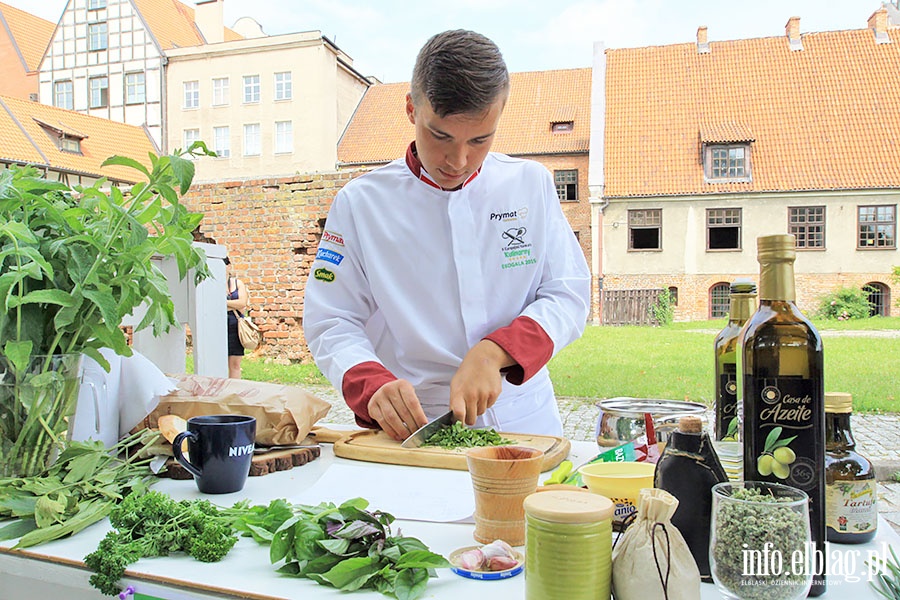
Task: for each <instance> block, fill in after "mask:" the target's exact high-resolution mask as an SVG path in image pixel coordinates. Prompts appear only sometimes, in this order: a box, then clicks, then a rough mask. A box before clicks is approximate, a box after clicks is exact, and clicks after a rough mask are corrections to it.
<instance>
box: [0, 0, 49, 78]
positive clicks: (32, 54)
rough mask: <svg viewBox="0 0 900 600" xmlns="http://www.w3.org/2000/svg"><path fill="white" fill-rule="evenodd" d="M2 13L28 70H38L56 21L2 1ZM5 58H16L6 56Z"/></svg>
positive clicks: (0, 3)
mask: <svg viewBox="0 0 900 600" xmlns="http://www.w3.org/2000/svg"><path fill="white" fill-rule="evenodd" d="M0 13H2V16H3V20H4V21H6V25H7V26H8V27H9V31H10V33H11V34H12V41H13V43H14V44H15V45H16V46H18V48H19V52H21V53H22V58H23V59H24V60H25V65H26V67H27V70H28V71H37V69H38V66H40V63H41V59H42V58H43V57H44V51H45V50H46V49H47V44H49V43H50V38H51V37H52V36H53V30H54V29H55V28H56V23H52V22H50V21H47V20H45V19H42V18H40V17H37V16H35V15H33V14H31V13H28V12H25V11H24V10H19V9H18V8H16V7H14V6H9V5H8V4H3V3H2V2H0ZM4 60H14V58H13V57H5V58H4Z"/></svg>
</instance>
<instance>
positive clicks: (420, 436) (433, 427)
mask: <svg viewBox="0 0 900 600" xmlns="http://www.w3.org/2000/svg"><path fill="white" fill-rule="evenodd" d="M455 421H456V417H454V416H453V411H452V410H449V411H447V412H446V413H444V414H442V415H441V416H439V417H438V418H437V419H434V420H433V421H429V422H428V423H426V424H425V425H422V426H421V427H419V428H418V429H417V430H416V431H415V432H414V433H413V434H412V435H410V436H409V437H408V438H406V439H405V440H403V443H402V444H400V447H401V448H418V447H419V446H421V445H422V444H424V443H425V440H427V439H428V438H430V437H431V436H432V434H434V432H436V431H437V430H439V429H440V428H442V427H446V426H448V425H453V423H454V422H455Z"/></svg>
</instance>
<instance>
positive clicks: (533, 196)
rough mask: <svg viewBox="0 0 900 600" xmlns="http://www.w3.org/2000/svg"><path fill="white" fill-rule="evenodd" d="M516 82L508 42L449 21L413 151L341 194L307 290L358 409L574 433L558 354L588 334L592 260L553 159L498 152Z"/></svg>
mask: <svg viewBox="0 0 900 600" xmlns="http://www.w3.org/2000/svg"><path fill="white" fill-rule="evenodd" d="M508 96H509V73H508V71H507V68H506V64H505V62H504V60H503V57H502V55H501V53H500V50H499V49H498V48H497V46H496V45H495V44H494V43H493V42H492V41H491V40H489V39H487V38H486V37H484V36H482V35H480V34H478V33H475V32H472V31H463V30H455V31H446V32H443V33H440V34H437V35H435V36H433V37H432V38H431V39H430V40H429V41H428V42H427V43H426V44H425V46H423V47H422V49H421V50H420V52H419V55H418V57H417V59H416V64H415V67H414V70H413V77H412V82H411V85H410V91H409V93H408V94H407V96H406V114H407V117H408V118H409V121H410V122H411V123H412V124H413V125H414V127H415V141H413V142H412V143H411V144H410V146H409V148H408V149H407V152H406V156H405V157H403V158H400V159H397V160H395V161H393V162H392V163H389V164H388V165H385V166H384V167H381V168H379V169H375V170H374V171H371V172H369V173H367V174H365V175H362V176H361V177H358V178H356V179H354V180H353V181H351V182H349V183H348V184H347V185H346V186H344V187H343V188H342V189H341V190H340V191H339V192H338V194H337V196H336V197H335V199H334V201H333V203H332V206H331V209H330V211H329V214H328V218H327V222H326V224H325V231H324V232H323V235H322V238H321V241H320V243H319V248H318V251H317V254H316V258H315V260H314V263H313V265H312V268H311V269H310V275H309V279H308V281H307V284H306V295H305V299H304V316H303V327H304V335H305V337H306V340H307V343H308V344H309V348H310V351H311V353H312V355H313V357H314V359H315V361H316V363H317V365H318V366H319V368H320V369H321V370H322V372H323V374H324V375H325V376H326V377H327V378H328V379H329V380H330V381H331V383H332V384H333V385H334V386H335V387H336V388H337V389H340V390H341V391H342V393H343V396H344V400H345V401H346V402H347V404H348V405H349V407H350V408H351V409H352V410H353V412H354V413H355V415H356V421H357V423H358V424H360V425H362V426H365V427H372V428H381V429H383V430H384V431H385V432H386V433H387V434H388V435H390V436H391V437H392V438H394V439H397V440H402V439H404V438H406V437H408V436H409V435H410V434H411V433H412V432H414V431H415V430H416V429H417V428H418V427H420V426H421V425H424V424H425V423H426V422H427V420H428V419H431V418H435V417H437V416H438V415H440V414H441V413H444V412H446V411H447V410H448V409H449V410H452V411H453V413H454V415H455V417H456V418H457V420H459V421H464V422H465V423H466V424H468V425H478V426H490V427H494V428H495V429H497V430H499V431H508V432H517V433H532V434H547V435H562V423H561V420H560V416H559V408H558V406H557V403H556V398H555V395H554V392H553V386H552V384H551V382H550V376H549V373H548V371H547V367H546V365H547V362H549V360H550V359H551V358H552V357H553V356H554V355H555V354H556V353H557V352H558V351H559V350H560V349H561V348H563V347H564V346H566V345H567V344H569V343H571V342H572V341H574V340H575V339H577V338H578V337H580V336H581V334H582V332H583V331H584V327H585V324H586V321H587V317H588V314H589V309H590V281H591V277H590V271H589V269H588V266H587V262H586V261H585V258H584V253H583V252H582V250H581V247H580V246H579V244H578V241H577V239H576V238H575V235H574V233H573V232H572V228H571V226H570V225H569V223H568V221H567V220H566V217H565V215H564V214H563V212H562V210H561V208H560V205H559V198H558V196H557V193H556V187H555V185H554V181H553V177H552V176H551V174H550V172H549V171H548V170H547V169H546V168H545V167H543V166H542V165H541V164H539V163H537V162H534V161H530V160H523V159H519V158H511V157H509V156H505V155H502V154H496V153H491V152H490V149H491V144H492V143H493V141H494V137H495V134H496V132H497V126H498V124H499V122H500V116H501V115H502V113H503V109H504V106H505V105H506V101H507V98H508Z"/></svg>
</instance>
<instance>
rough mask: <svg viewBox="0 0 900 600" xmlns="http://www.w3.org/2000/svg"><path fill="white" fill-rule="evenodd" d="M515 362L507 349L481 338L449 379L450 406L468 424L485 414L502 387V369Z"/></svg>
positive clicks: (458, 417)
mask: <svg viewBox="0 0 900 600" xmlns="http://www.w3.org/2000/svg"><path fill="white" fill-rule="evenodd" d="M514 364H516V363H515V361H514V360H513V359H512V357H511V356H510V355H509V354H507V353H506V351H505V350H504V349H503V348H501V347H500V346H498V345H497V344H495V343H494V342H492V341H490V340H481V341H480V342H478V343H477V344H475V345H474V346H473V347H472V349H471V350H469V351H468V352H467V353H466V356H465V357H464V358H463V361H462V364H461V365H459V369H457V371H456V374H455V375H454V376H453V379H451V380H450V410H452V411H453V414H454V415H456V418H457V419H459V420H461V421H463V422H465V424H466V425H470V426H471V425H474V424H475V419H477V418H478V417H479V416H480V415H482V414H484V411H486V410H487V409H489V408H490V407H491V406H493V405H494V402H496V401H497V397H498V396H499V395H500V391H501V390H502V389H503V376H502V375H501V374H500V369H503V368H504V367H511V366H512V365H514Z"/></svg>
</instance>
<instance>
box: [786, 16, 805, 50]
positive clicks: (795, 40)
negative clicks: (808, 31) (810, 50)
mask: <svg viewBox="0 0 900 600" xmlns="http://www.w3.org/2000/svg"><path fill="white" fill-rule="evenodd" d="M784 35H785V36H786V37H787V39H788V42H789V43H790V44H791V50H803V42H802V41H801V40H800V17H791V18H790V19H788V22H787V24H786V25H785V26H784Z"/></svg>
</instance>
